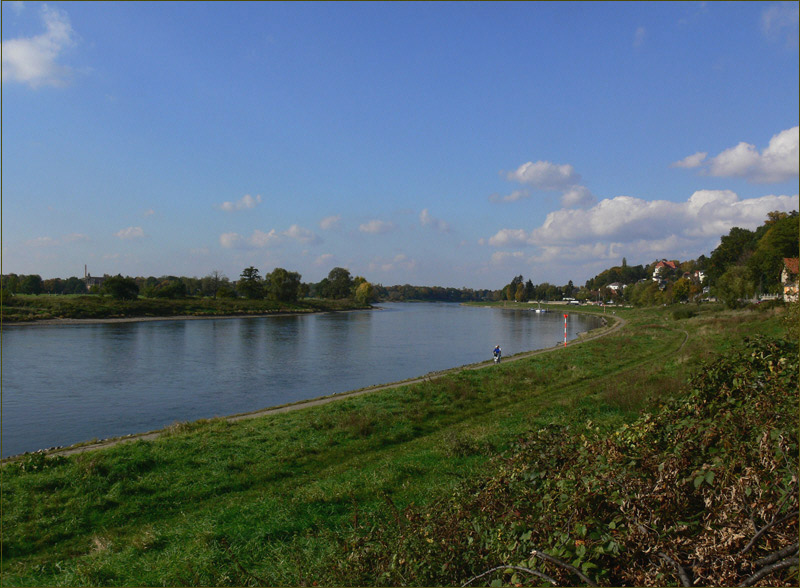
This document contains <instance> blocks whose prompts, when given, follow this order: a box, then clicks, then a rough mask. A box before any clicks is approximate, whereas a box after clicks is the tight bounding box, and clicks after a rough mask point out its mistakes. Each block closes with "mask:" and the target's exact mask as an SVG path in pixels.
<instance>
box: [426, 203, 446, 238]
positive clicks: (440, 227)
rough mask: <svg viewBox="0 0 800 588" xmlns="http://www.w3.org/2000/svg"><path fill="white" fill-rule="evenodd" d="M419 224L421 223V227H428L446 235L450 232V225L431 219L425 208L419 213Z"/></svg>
mask: <svg viewBox="0 0 800 588" xmlns="http://www.w3.org/2000/svg"><path fill="white" fill-rule="evenodd" d="M419 222H420V223H422V226H423V227H430V228H432V229H435V230H437V231H439V232H440V233H447V232H449V231H450V225H448V224H447V223H446V222H445V221H443V220H441V219H438V218H434V217H432V216H431V215H430V213H429V212H428V209H427V208H426V209H424V210H423V211H422V212H421V213H420V215H419Z"/></svg>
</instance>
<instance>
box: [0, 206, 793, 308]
mask: <svg viewBox="0 0 800 588" xmlns="http://www.w3.org/2000/svg"><path fill="white" fill-rule="evenodd" d="M797 256H798V212H797V211H792V212H790V213H786V212H777V211H776V212H770V213H769V214H768V216H767V220H766V221H765V222H764V224H763V225H761V226H760V227H758V228H757V229H755V230H754V231H750V230H748V229H743V228H740V227H733V228H732V229H731V230H730V231H729V232H728V234H727V235H725V236H723V237H722V238H721V242H720V244H719V246H718V247H717V248H716V249H714V251H712V252H711V255H710V256H709V257H706V256H705V255H701V256H700V257H699V258H697V259H696V260H688V261H683V262H679V261H677V260H676V261H673V262H670V263H669V264H661V267H660V268H659V273H658V275H657V276H656V277H657V279H653V277H654V272H655V269H656V266H657V264H658V263H659V262H658V261H654V262H652V263H650V264H648V265H646V266H645V265H636V266H629V265H628V263H627V260H626V259H625V258H623V259H622V264H621V265H619V266H614V267H611V268H608V269H606V270H603V271H602V272H600V273H599V274H598V275H596V276H595V277H593V278H591V279H589V280H587V281H586V283H585V285H584V286H582V287H576V286H575V285H574V284H573V283H572V281H571V280H570V281H569V283H567V284H566V285H564V286H556V285H553V284H550V283H548V282H543V283H541V284H534V283H533V281H532V280H531V279H528V280H525V279H524V278H523V276H522V275H518V276H514V277H513V278H512V280H511V282H510V283H508V284H506V285H505V286H504V287H503V288H502V289H500V290H487V289H484V290H473V289H471V288H446V287H441V286H412V285H410V284H404V285H395V286H383V285H380V284H371V283H370V282H368V281H367V280H366V278H364V277H361V276H356V277H353V276H352V275H351V274H350V271H349V270H347V269H346V268H342V267H335V268H333V269H332V270H331V271H330V273H329V274H328V276H327V277H325V278H323V279H322V280H320V281H319V282H316V283H313V282H312V283H304V282H303V281H302V279H301V276H300V274H299V273H297V272H293V271H289V270H286V269H283V268H275V269H273V270H272V271H271V272H270V273H268V274H265V275H264V276H262V275H261V273H260V272H259V270H258V269H257V268H255V267H253V266H250V267H247V268H245V269H244V270H243V271H242V273H241V275H240V276H239V279H238V280H236V281H232V280H230V279H229V278H228V277H227V276H225V275H224V274H222V273H221V272H219V271H216V270H215V271H212V272H211V273H210V274H208V275H207V276H205V277H202V278H187V277H178V276H161V277H158V278H156V277H153V276H150V277H147V278H145V277H136V278H131V277H123V276H121V275H117V276H108V275H106V276H104V279H103V282H102V284H100V285H94V286H92V287H91V288H89V289H87V286H86V282H85V281H84V280H83V279H81V278H77V277H71V278H67V279H66V280H62V279H61V278H52V279H48V280H42V278H41V276H39V275H36V274H32V275H17V274H7V275H3V276H0V299H2V300H8V299H9V297H10V296H13V295H14V294H87V293H89V294H104V295H109V296H112V297H114V298H118V299H135V298H137V297H139V296H143V297H146V298H188V297H207V298H240V297H241V298H248V299H269V300H273V301H278V302H295V301H297V300H300V299H303V298H307V297H311V298H325V299H344V298H349V299H353V300H355V301H356V302H358V303H360V304H369V303H370V302H373V301H388V302H401V301H411V300H420V301H440V302H472V301H500V300H506V301H514V302H529V301H543V302H544V301H560V300H564V299H567V298H569V299H575V300H578V301H591V302H624V303H628V304H633V305H636V306H651V305H656V304H665V303H674V302H685V301H688V300H697V299H699V297H700V296H701V295H704V288H706V287H709V288H710V292H711V294H712V295H715V296H717V297H718V298H719V299H720V300H722V301H724V302H725V303H726V304H728V305H729V306H736V305H737V304H739V303H740V301H741V300H743V299H748V298H752V297H753V296H755V295H758V294H766V293H778V292H780V288H781V284H780V275H781V268H782V263H783V258H785V257H797ZM701 275H702V276H703V277H702V278H701V277H700V276H701Z"/></svg>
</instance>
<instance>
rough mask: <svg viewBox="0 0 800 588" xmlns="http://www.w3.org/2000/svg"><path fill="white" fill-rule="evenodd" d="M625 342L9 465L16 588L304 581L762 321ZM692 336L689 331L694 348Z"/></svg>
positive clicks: (635, 402) (633, 402)
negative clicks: (391, 513)
mask: <svg viewBox="0 0 800 588" xmlns="http://www.w3.org/2000/svg"><path fill="white" fill-rule="evenodd" d="M617 312H618V313H619V314H620V315H621V316H623V315H624V316H625V317H626V318H627V319H628V321H629V324H628V326H627V327H626V329H624V330H623V331H622V332H618V333H616V334H613V335H610V336H609V337H606V338H602V339H599V340H596V341H591V342H587V343H585V344H582V345H577V346H574V347H569V348H567V349H564V350H559V351H557V352H554V353H549V354H545V355H540V356H536V357H532V358H530V359H525V360H520V361H519V362H514V363H507V364H504V365H500V366H493V367H492V368H491V369H486V370H479V371H468V372H461V373H458V374H453V375H448V376H445V377H443V378H441V379H439V380H435V381H430V382H425V383H422V384H416V385H412V386H405V387H401V388H397V389H393V390H386V391H382V392H376V393H372V394H369V395H366V396H363V397H358V398H353V399H350V400H343V401H341V402H337V403H333V404H330V405H327V406H323V407H315V408H308V409H304V410H300V411H296V412H293V413H286V414H280V415H273V416H270V417H265V418H261V419H254V420H250V421H244V422H240V423H235V424H229V423H226V422H224V421H208V422H200V423H192V424H185V425H181V426H176V427H175V428H174V431H172V433H171V434H170V435H167V436H165V437H163V438H161V439H159V440H157V441H154V442H136V443H132V444H130V445H125V446H119V447H116V448H113V449H108V450H102V451H94V452H88V453H86V454H82V455H78V456H73V457H70V458H67V459H64V458H58V459H54V458H48V459H45V458H42V457H41V456H34V457H29V458H27V459H26V460H24V461H23V462H20V463H18V464H16V465H9V466H5V467H3V501H2V507H3V513H2V514H3V520H2V524H3V563H2V573H3V582H4V583H5V584H6V585H42V584H45V585H122V584H127V585H131V584H134V585H157V584H169V585H194V584H206V585H226V584H229V585H249V584H253V583H263V584H271V585H296V584H302V583H311V582H312V581H313V580H315V579H325V578H330V576H328V575H326V574H327V570H328V569H329V568H330V563H331V560H332V558H339V557H340V556H341V554H340V553H339V551H338V550H339V549H341V546H340V545H339V544H338V542H337V541H336V539H335V537H336V534H337V532H338V531H340V530H343V529H348V528H351V527H352V525H353V524H354V523H355V522H356V521H357V520H358V518H359V517H362V518H363V517H366V516H369V515H370V513H372V512H375V511H377V510H379V509H381V508H382V507H383V505H385V504H386V503H387V501H391V502H392V503H393V504H394V505H396V506H397V507H398V508H403V507H404V506H406V505H408V504H410V503H416V504H424V503H429V502H430V501H432V500H434V499H436V498H438V497H441V496H445V495H447V494H448V493H449V492H451V491H452V490H453V489H454V488H455V487H456V486H457V485H458V484H459V482H460V481H462V480H464V479H468V478H470V477H472V476H475V475H477V474H478V473H479V472H481V471H482V467H483V466H484V464H485V463H486V462H487V461H488V460H489V459H490V458H491V457H492V456H494V455H496V454H498V453H500V452H502V451H504V450H506V449H507V448H508V447H509V446H510V444H511V442H512V441H513V440H514V438H515V437H516V436H518V435H519V434H522V433H524V432H526V431H529V430H531V429H532V428H537V427H541V426H544V425H546V424H550V423H576V422H578V423H579V422H585V421H587V420H592V421H593V423H594V426H596V427H600V428H601V429H602V430H612V429H614V428H616V427H618V426H619V425H620V424H621V423H623V422H629V421H631V420H632V419H633V418H634V417H635V415H636V412H637V411H638V410H639V409H640V408H642V407H644V406H647V405H648V404H649V402H650V401H652V400H653V399H655V398H662V397H663V396H664V395H670V394H674V393H676V392H677V390H678V388H679V385H680V383H681V382H682V381H684V380H685V379H686V376H687V375H688V374H689V373H690V372H691V371H692V368H693V367H695V366H696V365H698V362H699V361H700V360H701V359H703V358H705V357H707V356H709V355H710V354H712V353H714V352H717V351H720V350H724V349H725V348H726V347H727V346H729V345H730V344H731V342H732V341H735V340H738V339H741V338H742V337H743V336H744V335H745V334H753V333H755V332H768V333H769V332H771V333H775V332H778V331H780V329H781V327H780V325H779V322H778V320H777V319H776V318H775V317H770V316H769V315H767V314H764V313H753V312H742V313H716V312H714V313H709V314H701V315H700V316H698V317H695V318H692V319H688V320H681V321H676V320H674V319H673V318H672V317H671V315H669V314H668V313H667V312H666V311H655V310H651V311H622V310H618V311H617ZM687 337H688V338H687Z"/></svg>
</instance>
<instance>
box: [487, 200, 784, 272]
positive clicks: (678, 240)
mask: <svg viewBox="0 0 800 588" xmlns="http://www.w3.org/2000/svg"><path fill="white" fill-rule="evenodd" d="M797 208H798V196H797V195H794V196H776V195H767V196H762V197H759V198H748V199H744V200H742V199H740V198H739V196H738V195H737V194H736V193H734V192H731V191H730V190H700V191H697V192H695V193H694V194H692V196H691V197H690V198H689V199H687V200H686V201H685V202H669V201H666V200H655V201H647V200H642V199H640V198H634V197H631V196H617V197H615V198H610V199H605V200H602V201H601V202H598V203H597V204H596V205H595V206H593V207H592V208H590V209H587V210H579V209H572V210H567V209H562V210H558V211H555V212H551V213H550V214H548V215H547V217H546V219H545V221H544V223H542V225H541V226H539V227H536V228H534V229H533V230H531V231H526V230H524V229H501V230H500V231H498V232H497V233H496V234H495V235H494V236H492V237H491V238H490V239H489V245H492V246H494V247H508V246H520V245H528V246H532V247H537V248H539V249H540V250H541V252H542V255H544V254H545V253H547V252H549V255H550V256H551V257H553V256H555V255H556V254H558V255H563V256H566V257H570V256H573V255H580V253H577V254H576V252H583V253H586V252H587V251H593V252H594V253H593V255H597V254H598V253H597V251H599V250H603V251H608V248H609V247H610V246H611V245H615V247H616V249H615V252H617V253H618V252H619V251H621V250H622V248H623V247H624V248H625V249H626V250H627V251H630V252H631V253H636V254H637V255H638V254H641V253H643V252H647V251H651V250H653V249H654V248H655V249H659V248H661V247H665V246H666V245H665V244H668V245H669V246H671V247H676V246H678V245H680V246H681V247H683V248H687V247H689V248H691V247H694V248H695V249H696V250H698V251H699V253H697V255H699V254H700V253H705V254H708V253H710V251H711V250H712V249H713V248H714V247H716V244H715V243H714V241H715V240H718V239H719V237H721V236H722V235H724V234H726V233H727V232H728V231H730V229H731V228H732V227H734V226H739V227H743V228H749V229H754V228H756V227H758V226H760V225H761V224H763V222H764V220H766V218H767V213H769V212H771V211H773V210H780V211H786V212H788V211H791V210H796V209H797Z"/></svg>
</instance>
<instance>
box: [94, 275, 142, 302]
mask: <svg viewBox="0 0 800 588" xmlns="http://www.w3.org/2000/svg"><path fill="white" fill-rule="evenodd" d="M100 292H101V293H103V294H109V295H110V296H111V297H112V298H114V299H115V300H136V299H137V298H138V297H139V286H137V285H136V282H135V281H134V279H133V278H123V277H122V275H121V274H117V275H116V276H111V277H110V278H106V279H105V280H104V281H103V285H102V286H100Z"/></svg>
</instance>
